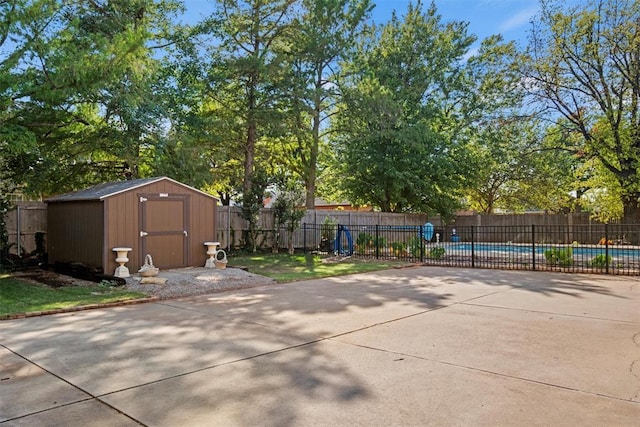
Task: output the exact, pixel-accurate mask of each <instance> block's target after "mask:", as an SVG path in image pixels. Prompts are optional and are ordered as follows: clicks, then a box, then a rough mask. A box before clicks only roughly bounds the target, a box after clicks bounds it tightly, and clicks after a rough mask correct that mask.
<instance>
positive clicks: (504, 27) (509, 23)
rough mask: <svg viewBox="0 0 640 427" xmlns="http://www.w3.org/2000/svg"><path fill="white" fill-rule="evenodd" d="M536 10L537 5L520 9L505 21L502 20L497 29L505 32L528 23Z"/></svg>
mask: <svg viewBox="0 0 640 427" xmlns="http://www.w3.org/2000/svg"><path fill="white" fill-rule="evenodd" d="M537 12H538V8H537V7H533V8H529V9H524V10H521V11H520V12H518V13H516V14H515V15H513V16H511V17H510V18H509V19H507V20H506V21H504V22H502V23H501V24H500V26H499V27H498V29H499V30H500V32H506V31H511V30H513V29H516V28H518V27H521V26H523V25H525V24H528V23H529V21H531V18H532V17H533V16H534V15H535V14H536V13H537Z"/></svg>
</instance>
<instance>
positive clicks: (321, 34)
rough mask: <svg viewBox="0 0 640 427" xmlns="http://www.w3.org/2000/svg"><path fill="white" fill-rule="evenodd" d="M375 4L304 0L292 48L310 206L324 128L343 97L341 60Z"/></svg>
mask: <svg viewBox="0 0 640 427" xmlns="http://www.w3.org/2000/svg"><path fill="white" fill-rule="evenodd" d="M371 8H372V6H371V3H370V1H369V0H302V12H301V16H300V18H299V19H298V21H297V22H296V24H297V25H296V27H295V28H296V36H295V38H294V39H292V40H291V46H290V48H289V49H288V50H289V52H290V57H289V62H290V63H291V71H292V80H293V85H292V86H293V87H294V91H293V96H292V98H291V99H292V105H291V121H292V124H291V127H292V130H293V135H294V136H293V138H294V139H295V140H296V144H294V145H293V147H292V148H293V153H294V156H295V157H297V158H298V160H299V162H300V175H301V177H302V179H303V180H304V183H305V188H306V206H307V209H313V208H314V207H315V204H314V203H315V197H316V180H317V171H318V159H319V157H318V156H319V152H320V146H321V139H322V136H323V135H322V134H323V131H322V128H323V122H325V120H327V119H328V118H329V111H331V110H332V109H333V106H334V104H335V102H336V97H337V96H338V93H337V81H336V80H337V74H338V72H339V62H340V61H342V60H345V59H346V58H347V55H348V52H349V51H350V50H351V46H352V43H353V39H354V38H355V37H356V36H357V34H358V32H359V31H360V29H361V27H362V24H363V22H364V20H365V19H366V18H367V17H368V15H369V12H370V10H371ZM309 123H310V124H311V126H310V127H309ZM324 127H325V128H326V126H324Z"/></svg>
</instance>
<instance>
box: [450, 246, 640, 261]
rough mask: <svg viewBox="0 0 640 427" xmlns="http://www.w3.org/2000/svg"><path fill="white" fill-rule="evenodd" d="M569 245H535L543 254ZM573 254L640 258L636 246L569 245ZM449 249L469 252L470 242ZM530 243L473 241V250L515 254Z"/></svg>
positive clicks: (527, 250) (528, 250) (529, 249)
mask: <svg viewBox="0 0 640 427" xmlns="http://www.w3.org/2000/svg"><path fill="white" fill-rule="evenodd" d="M567 247H569V246H559V245H542V244H540V245H536V246H535V248H536V253H537V254H543V253H544V251H546V250H548V249H552V248H559V249H564V248H567ZM571 248H572V249H573V255H574V256H586V257H594V256H596V255H600V254H603V255H604V254H605V253H608V254H609V255H610V256H611V257H612V258H640V249H637V248H620V247H611V246H609V250H608V252H607V250H606V248H605V247H604V246H597V247H589V246H571ZM448 249H449V250H451V251H455V250H459V251H463V252H471V243H456V244H451V245H449V246H448ZM532 249H533V248H532V247H531V246H530V245H509V244H506V243H496V244H493V243H475V244H474V245H473V250H474V252H490V251H492V252H508V253H515V254H530V253H531V252H532Z"/></svg>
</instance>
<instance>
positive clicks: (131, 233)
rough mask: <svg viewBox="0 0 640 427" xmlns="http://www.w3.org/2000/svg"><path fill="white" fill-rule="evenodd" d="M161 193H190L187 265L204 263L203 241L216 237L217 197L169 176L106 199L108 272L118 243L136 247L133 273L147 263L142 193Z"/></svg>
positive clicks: (113, 265) (131, 261) (132, 256)
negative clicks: (180, 183) (181, 183)
mask: <svg viewBox="0 0 640 427" xmlns="http://www.w3.org/2000/svg"><path fill="white" fill-rule="evenodd" d="M160 193H166V194H168V195H170V196H174V195H188V196H189V198H188V200H189V207H188V210H187V211H188V229H187V230H186V231H187V232H188V234H189V247H188V249H187V254H188V257H187V265H188V266H201V265H202V266H203V265H204V263H205V261H206V258H207V255H206V252H205V251H206V248H205V246H204V245H203V244H204V242H205V241H208V240H214V239H215V236H216V223H215V218H216V200H215V199H214V198H211V197H208V196H206V195H204V194H202V193H199V192H197V191H194V190H191V189H190V188H187V187H183V186H181V185H178V184H176V183H174V182H172V181H168V180H166V181H159V182H155V183H152V184H148V185H144V186H141V187H138V188H135V189H132V190H129V191H125V192H123V193H120V194H116V195H113V196H111V197H107V198H106V199H105V230H107V231H106V238H105V239H104V247H103V251H104V255H105V259H104V266H105V272H106V273H107V274H112V271H114V270H115V268H116V266H117V265H116V262H115V256H114V255H113V252H112V248H114V247H117V246H125V247H130V248H132V251H131V252H130V253H129V263H128V264H127V266H128V267H129V270H130V271H131V273H135V272H137V271H138V270H139V269H140V266H141V265H142V264H143V263H144V257H145V255H146V254H143V253H142V252H141V238H140V231H141V230H140V227H139V225H140V224H139V222H140V214H141V212H140V211H141V208H140V203H141V202H140V196H144V195H153V194H155V195H158V194H160ZM150 214H153V212H151V213H150ZM159 214H161V213H159ZM152 256H153V254H152ZM158 266H159V265H158Z"/></svg>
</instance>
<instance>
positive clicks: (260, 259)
mask: <svg viewBox="0 0 640 427" xmlns="http://www.w3.org/2000/svg"><path fill="white" fill-rule="evenodd" d="M229 265H230V266H244V267H247V269H248V270H249V271H250V272H251V273H255V274H260V275H262V276H267V277H271V278H272V279H275V280H276V281H277V282H279V283H285V282H295V281H298V280H308V279H318V278H321V277H331V276H343V275H345V274H354V273H365V272H367V271H376V270H385V269H388V268H393V267H397V266H401V265H406V263H403V262H399V261H388V260H367V259H356V258H347V259H346V260H343V261H339V262H327V259H326V258H323V257H320V256H318V255H311V254H307V255H289V254H256V255H232V256H230V257H229Z"/></svg>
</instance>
